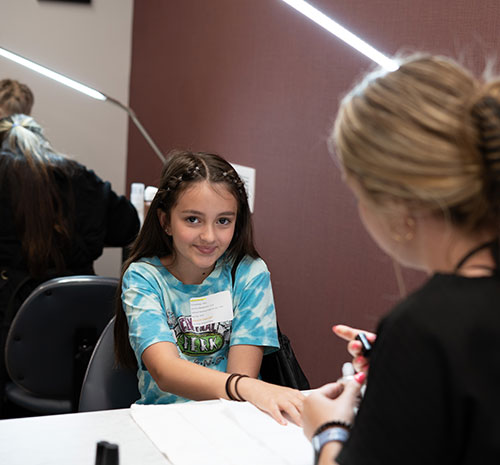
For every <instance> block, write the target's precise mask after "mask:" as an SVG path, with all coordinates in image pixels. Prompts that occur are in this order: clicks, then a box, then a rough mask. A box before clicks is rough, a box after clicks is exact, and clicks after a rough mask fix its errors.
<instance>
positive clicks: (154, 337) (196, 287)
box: [122, 256, 279, 404]
mask: <svg viewBox="0 0 500 465" xmlns="http://www.w3.org/2000/svg"><path fill="white" fill-rule="evenodd" d="M222 291H230V292H231V294H232V302H233V320H232V321H222V322H219V323H212V324H209V325H205V326H198V327H194V326H193V324H192V322H191V310H190V299H192V298H195V297H204V296H207V295H211V294H216V293H218V292H222ZM122 302H123V309H124V311H125V313H126V315H127V320H128V325H129V340H130V344H131V346H132V349H133V350H134V352H135V355H136V358H137V361H138V367H139V368H138V373H137V376H138V379H139V391H140V393H141V398H140V399H139V400H138V401H137V403H140V404H170V403H178V402H186V401H187V399H185V398H183V397H179V396H177V395H174V394H170V393H168V392H164V391H161V390H160V388H159V387H158V385H157V384H156V382H155V381H154V379H153V378H152V377H151V375H150V374H149V372H148V371H147V369H146V367H145V366H144V364H143V363H142V360H141V356H142V353H143V352H144V350H145V349H146V348H147V347H149V346H150V345H152V344H155V343H157V342H163V341H167V342H172V343H174V344H177V349H178V351H179V356H180V357H181V358H183V359H184V360H188V361H190V362H194V363H197V364H199V365H203V366H206V367H209V368H213V369H214V370H219V371H226V367H227V356H228V352H229V347H230V346H233V345H239V344H248V345H254V346H263V347H264V353H269V352H273V351H274V350H275V348H278V347H279V343H278V337H277V329H276V314H275V309H274V299H273V292H272V288H271V280H270V274H269V271H268V269H267V266H266V264H265V263H264V261H263V260H261V259H260V258H259V259H253V258H250V257H248V256H247V257H245V258H243V260H242V261H241V262H240V263H239V265H238V268H237V270H236V275H235V285H234V288H233V285H232V277H231V263H228V261H227V260H225V259H224V257H222V258H221V259H219V261H218V262H217V264H216V266H215V268H214V270H213V271H212V273H211V274H210V275H209V276H207V278H206V279H205V280H204V281H203V283H201V284H183V283H182V282H180V281H179V280H178V279H176V278H175V277H174V276H173V275H172V274H170V272H169V271H168V270H167V269H166V268H165V267H164V266H163V265H162V264H161V262H160V259H159V258H158V257H152V258H144V259H142V260H140V261H138V262H134V263H132V264H131V265H130V266H129V267H128V269H127V271H126V272H125V274H124V276H123V285H122Z"/></svg>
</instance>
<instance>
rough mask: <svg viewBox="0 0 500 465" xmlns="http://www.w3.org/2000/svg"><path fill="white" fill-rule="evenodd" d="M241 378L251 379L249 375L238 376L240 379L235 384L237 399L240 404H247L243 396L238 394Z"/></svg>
mask: <svg viewBox="0 0 500 465" xmlns="http://www.w3.org/2000/svg"><path fill="white" fill-rule="evenodd" d="M241 378H249V376H248V375H238V378H237V379H236V381H235V382H234V393H235V394H236V397H237V398H238V400H239V401H240V402H245V399H243V397H242V395H241V394H240V393H239V392H238V383H239V382H240V379H241Z"/></svg>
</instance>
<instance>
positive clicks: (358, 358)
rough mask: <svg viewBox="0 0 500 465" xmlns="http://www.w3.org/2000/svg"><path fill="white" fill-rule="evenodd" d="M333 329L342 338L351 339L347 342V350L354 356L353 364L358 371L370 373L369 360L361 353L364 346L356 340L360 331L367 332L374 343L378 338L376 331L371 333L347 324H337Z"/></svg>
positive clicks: (367, 335)
mask: <svg viewBox="0 0 500 465" xmlns="http://www.w3.org/2000/svg"><path fill="white" fill-rule="evenodd" d="M332 331H333V332H334V333H335V334H336V335H337V336H339V337H341V338H342V339H345V340H346V341H349V343H348V344H347V350H348V352H349V353H350V354H351V355H352V357H353V361H352V364H353V365H354V369H355V370H356V371H363V372H365V373H368V360H367V359H366V358H365V357H363V355H362V353H361V349H362V347H363V346H362V344H361V342H360V341H358V340H356V336H357V335H358V334H359V333H365V334H366V337H367V338H368V340H369V341H370V342H371V343H373V342H374V341H375V339H376V338H377V335H376V334H375V333H370V332H369V331H364V330H362V329H356V328H351V327H350V326H346V325H335V326H334V327H333V328H332Z"/></svg>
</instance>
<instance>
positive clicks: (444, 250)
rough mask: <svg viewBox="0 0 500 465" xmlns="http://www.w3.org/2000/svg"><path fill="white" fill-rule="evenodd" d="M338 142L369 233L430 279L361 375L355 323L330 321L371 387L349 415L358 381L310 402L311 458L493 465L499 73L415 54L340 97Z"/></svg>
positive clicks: (401, 309) (402, 308) (388, 327)
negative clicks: (483, 75)
mask: <svg viewBox="0 0 500 465" xmlns="http://www.w3.org/2000/svg"><path fill="white" fill-rule="evenodd" d="M333 142H334V146H335V151H336V155H337V157H338V160H339V162H340V166H341V169H342V172H343V175H344V179H345V182H346V183H347V185H348V187H349V188H350V189H351V190H352V192H353V194H354V196H355V197H356V199H357V201H358V210H359V215H360V217H361V220H362V223H363V224H364V226H365V228H366V230H367V231H368V232H369V234H370V235H371V236H372V238H373V239H374V241H375V242H376V243H377V245H378V246H379V247H380V248H381V249H382V250H384V251H385V252H386V253H388V254H389V255H390V256H391V257H392V258H393V259H394V260H396V261H397V262H398V263H400V264H402V265H404V266H407V267H411V268H414V269H418V270H423V271H425V272H426V273H427V274H428V275H429V279H428V281H427V282H426V283H424V285H423V286H422V287H421V288H420V289H418V290H416V291H415V292H413V293H412V294H411V295H410V296H408V297H406V298H405V299H403V300H402V302H401V303H399V304H398V305H397V306H396V307H395V308H394V309H393V310H392V311H391V312H390V313H389V314H388V315H387V316H386V317H385V318H383V320H382V322H381V323H380V324H379V326H378V329H377V334H376V337H375V334H371V335H369V339H371V341H372V342H373V350H372V351H371V355H370V358H369V361H370V362H369V372H368V370H367V367H368V365H367V358H366V357H364V356H363V354H362V346H361V343H360V342H359V341H357V340H355V337H356V336H357V335H358V333H359V330H356V329H353V328H350V327H346V326H343V325H338V326H335V327H334V328H333V330H334V332H335V333H337V334H338V335H339V336H341V337H343V338H345V339H347V340H349V344H348V350H349V352H350V353H351V354H352V355H353V356H354V357H355V358H354V365H355V367H356V368H357V369H358V370H362V371H363V373H359V377H360V378H358V380H359V381H362V380H363V377H364V376H366V373H367V385H366V391H365V393H364V397H363V399H362V400H361V403H360V405H359V410H358V413H357V415H356V418H354V413H353V411H354V406H355V405H356V404H357V403H358V393H359V391H360V384H359V383H358V382H356V381H352V382H348V383H345V384H340V383H333V384H331V385H327V386H325V387H323V388H322V389H320V390H319V391H318V392H316V393H314V394H311V395H310V396H309V397H308V398H307V399H306V401H305V403H304V411H303V423H304V428H305V433H306V435H307V436H308V437H310V438H311V437H312V438H313V444H314V446H315V448H316V452H317V463H319V464H331V463H338V464H342V465H349V464H355V465H363V464H383V465H393V464H394V465H396V464H397V465H399V464H402V463H404V464H406V465H411V464H419V465H422V464H425V465H433V464H436V465H437V464H439V465H444V464H461V465H465V464H471V465H472V464H478V463H493V462H497V461H498V457H499V456H500V441H499V438H500V396H499V395H498V389H499V386H500V370H499V367H500V344H499V341H500V256H499V250H500V249H499V236H500V80H499V79H493V80H489V81H488V80H487V81H484V80H482V79H477V78H475V77H474V76H473V75H472V74H471V73H469V72H468V71H467V70H466V69H464V68H463V67H462V66H460V65H458V64H457V63H456V62H454V61H452V60H450V59H448V58H444V57H438V56H428V55H416V56H411V57H409V58H406V59H403V60H401V62H400V66H399V68H398V69H397V70H396V71H393V72H382V71H377V72H375V73H373V74H370V75H369V76H368V77H366V78H365V79H364V80H363V81H362V82H361V83H360V84H359V85H357V86H356V87H354V89H353V90H352V91H351V92H350V93H349V94H348V95H347V96H346V97H345V98H344V100H343V102H342V104H341V107H340V111H339V113H338V116H337V119H336V122H335V127H334V132H333ZM352 423H353V425H352V431H351V432H350V436H349V429H350V424H352ZM344 441H346V442H345V444H344V445H342V442H344Z"/></svg>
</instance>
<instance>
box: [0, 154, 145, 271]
mask: <svg viewBox="0 0 500 465" xmlns="http://www.w3.org/2000/svg"><path fill="white" fill-rule="evenodd" d="M71 164H72V165H73V166H72V174H71V187H72V189H71V190H72V192H73V195H74V199H75V215H76V227H75V231H74V235H73V238H72V244H71V251H70V254H69V256H68V257H65V258H66V265H67V267H68V269H69V270H74V271H76V272H82V274H84V273H83V272H84V271H86V272H87V273H92V272H93V262H94V261H95V260H96V259H97V258H98V257H100V256H101V255H102V250H103V247H104V246H114V247H123V246H126V245H128V244H130V243H131V242H132V241H133V240H134V238H135V236H136V235H137V233H138V231H139V219H138V216H137V211H136V210H135V208H134V206H133V205H132V204H131V203H130V202H129V201H128V200H127V198H126V197H124V196H118V195H116V194H115V192H113V190H112V189H111V184H110V183H109V182H104V181H102V180H101V179H100V178H99V177H98V176H97V175H96V174H95V173H94V172H93V171H92V170H88V169H86V168H85V167H84V166H83V165H80V164H79V163H75V162H71ZM14 201H15V199H14ZM33 214H36V212H33ZM2 266H6V267H12V268H15V269H23V270H24V269H26V264H25V261H24V259H23V254H22V246H21V241H20V237H19V235H18V233H17V231H16V227H15V224H14V214H13V211H12V208H11V199H10V191H9V190H8V189H7V188H6V187H5V186H1V185H0V267H2Z"/></svg>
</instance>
